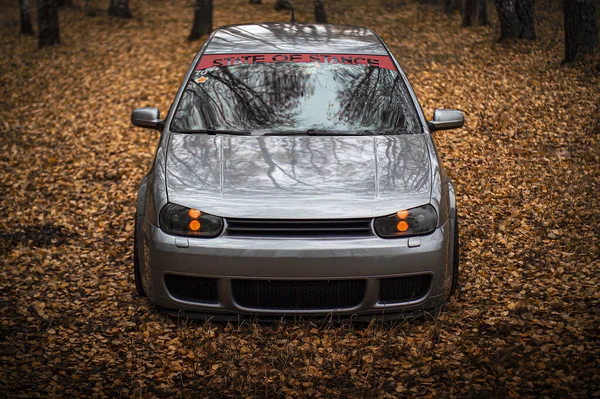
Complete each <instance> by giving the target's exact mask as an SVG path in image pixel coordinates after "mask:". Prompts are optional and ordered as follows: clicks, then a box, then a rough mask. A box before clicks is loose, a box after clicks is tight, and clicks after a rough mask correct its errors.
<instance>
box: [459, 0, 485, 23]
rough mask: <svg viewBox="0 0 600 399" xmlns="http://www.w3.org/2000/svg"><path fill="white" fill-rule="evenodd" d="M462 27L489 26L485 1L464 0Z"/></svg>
mask: <svg viewBox="0 0 600 399" xmlns="http://www.w3.org/2000/svg"><path fill="white" fill-rule="evenodd" d="M462 18H463V26H474V25H487V24H489V19H488V9H487V0H465V8H464V11H463V13H462Z"/></svg>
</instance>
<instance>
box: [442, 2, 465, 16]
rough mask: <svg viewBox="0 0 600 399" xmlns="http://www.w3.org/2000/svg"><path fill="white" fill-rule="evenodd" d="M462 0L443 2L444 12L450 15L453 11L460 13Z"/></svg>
mask: <svg viewBox="0 0 600 399" xmlns="http://www.w3.org/2000/svg"><path fill="white" fill-rule="evenodd" d="M462 8H463V7H462V0H444V12H445V13H446V14H447V15H452V14H453V13H454V12H455V11H458V12H459V13H462V11H463V10H462Z"/></svg>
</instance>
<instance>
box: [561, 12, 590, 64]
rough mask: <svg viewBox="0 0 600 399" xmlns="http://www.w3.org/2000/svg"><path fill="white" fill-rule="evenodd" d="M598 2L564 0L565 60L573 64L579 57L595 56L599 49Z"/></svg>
mask: <svg viewBox="0 0 600 399" xmlns="http://www.w3.org/2000/svg"><path fill="white" fill-rule="evenodd" d="M595 1H597V0H564V1H563V7H564V12H565V59H564V60H563V64H564V63H567V62H573V61H575V60H576V59H577V57H578V55H582V54H593V53H594V52H595V51H596V50H597V48H598V25H597V24H596V3H595Z"/></svg>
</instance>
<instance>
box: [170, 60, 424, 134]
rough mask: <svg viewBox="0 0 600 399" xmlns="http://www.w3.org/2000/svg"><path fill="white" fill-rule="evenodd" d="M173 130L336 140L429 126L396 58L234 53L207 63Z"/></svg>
mask: <svg viewBox="0 0 600 399" xmlns="http://www.w3.org/2000/svg"><path fill="white" fill-rule="evenodd" d="M171 130H172V131H175V132H204V133H213V134H214V133H219V132H223V133H236V132H238V133H241V132H243V133H245V134H254V135H261V134H273V135H277V134H311V133H312V134H320V133H323V134H334V135H335V134H413V133H420V132H421V130H422V129H421V124H420V122H419V118H418V114H417V111H416V109H415V106H414V104H413V101H412V98H411V97H410V95H409V92H408V90H407V88H406V86H405V85H404V82H403V80H402V77H401V76H400V74H399V73H398V71H397V70H396V68H395V66H394V64H393V62H392V61H391V59H390V57H387V56H360V55H322V54H252V55H241V54H240V55H235V54H228V55H205V56H203V57H202V58H201V60H200V61H199V63H198V65H197V66H196V70H195V71H194V73H193V74H192V77H191V79H190V80H189V82H188V83H187V86H186V88H185V90H184V93H183V95H182V97H181V100H180V101H179V104H178V106H177V109H176V111H175V114H174V116H173V120H172V123H171Z"/></svg>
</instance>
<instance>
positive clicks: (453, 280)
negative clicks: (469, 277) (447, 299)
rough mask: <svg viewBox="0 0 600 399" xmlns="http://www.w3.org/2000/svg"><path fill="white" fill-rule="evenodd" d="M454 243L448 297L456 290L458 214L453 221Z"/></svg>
mask: <svg viewBox="0 0 600 399" xmlns="http://www.w3.org/2000/svg"><path fill="white" fill-rule="evenodd" d="M453 241H454V243H453V251H452V254H453V255H452V286H451V287H450V295H449V296H452V295H454V293H455V292H456V290H457V289H458V263H459V255H460V243H459V240H458V212H457V213H456V216H455V219H454V240H453Z"/></svg>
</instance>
